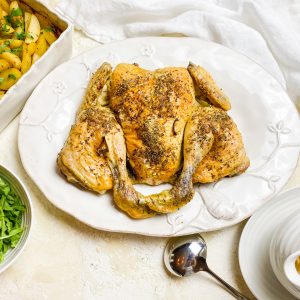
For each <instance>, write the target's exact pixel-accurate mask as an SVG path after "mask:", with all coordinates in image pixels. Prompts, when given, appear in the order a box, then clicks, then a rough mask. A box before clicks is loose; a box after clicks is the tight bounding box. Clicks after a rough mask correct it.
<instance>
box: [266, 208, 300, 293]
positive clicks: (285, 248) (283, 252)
mask: <svg viewBox="0 0 300 300" xmlns="http://www.w3.org/2000/svg"><path fill="white" fill-rule="evenodd" d="M299 228H300V210H297V211H295V212H294V213H293V214H291V215H289V216H288V217H287V218H286V219H285V221H284V222H283V223H281V224H279V226H278V227H277V229H276V230H275V231H274V233H273V236H272V239H271V243H270V248H269V254H270V263H271V266H272V269H273V271H274V274H275V275H276V277H277V279H278V280H279V281H280V283H281V284H282V285H283V286H284V287H285V288H286V289H287V290H288V291H289V292H290V293H291V294H293V295H294V296H295V297H296V298H298V299H300V275H299V274H298V273H297V271H296V267H295V260H296V258H297V256H299V255H300V230H299Z"/></svg>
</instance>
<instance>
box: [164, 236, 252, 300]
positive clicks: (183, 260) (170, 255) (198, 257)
mask: <svg viewBox="0 0 300 300" xmlns="http://www.w3.org/2000/svg"><path fill="white" fill-rule="evenodd" d="M206 254H207V247H206V243H205V241H204V239H203V238H202V236H201V235H200V234H193V235H188V236H183V237H178V238H172V239H170V241H169V242H168V244H167V246H166V248H165V252H164V262H165V265H166V267H167V269H168V270H169V271H170V272H171V273H172V274H174V275H176V276H179V277H184V276H190V275H193V274H194V273H197V272H199V271H204V272H207V273H209V274H210V275H212V276H213V277H214V278H215V279H217V280H218V281H219V282H220V283H221V284H222V285H223V286H224V287H226V289H227V290H228V291H229V292H230V293H231V294H232V295H233V296H234V297H235V298H236V299H239V300H249V299H248V298H247V297H245V296H243V295H242V294H241V293H240V292H238V291H237V290H236V289H235V288H233V287H232V286H230V285H229V284H228V283H227V282H225V281H224V280H223V279H221V278H220V277H219V276H218V275H216V274H215V273H214V272H213V271H211V270H210V269H209V268H208V266H207V264H206Z"/></svg>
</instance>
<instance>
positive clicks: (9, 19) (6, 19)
mask: <svg viewBox="0 0 300 300" xmlns="http://www.w3.org/2000/svg"><path fill="white" fill-rule="evenodd" d="M4 19H5V21H6V22H7V23H11V16H10V15H7V16H4Z"/></svg>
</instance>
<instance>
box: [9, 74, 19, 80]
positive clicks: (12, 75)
mask: <svg viewBox="0 0 300 300" xmlns="http://www.w3.org/2000/svg"><path fill="white" fill-rule="evenodd" d="M8 78H10V79H13V80H16V79H17V77H16V76H15V75H14V74H8Z"/></svg>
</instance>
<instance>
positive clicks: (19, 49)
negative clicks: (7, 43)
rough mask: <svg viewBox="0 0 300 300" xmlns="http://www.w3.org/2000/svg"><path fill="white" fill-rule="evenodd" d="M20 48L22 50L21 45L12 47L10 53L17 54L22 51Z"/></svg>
mask: <svg viewBox="0 0 300 300" xmlns="http://www.w3.org/2000/svg"><path fill="white" fill-rule="evenodd" d="M22 50H23V47H22V46H21V47H17V48H14V49H12V50H11V53H13V54H19V53H21V52H22Z"/></svg>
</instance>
